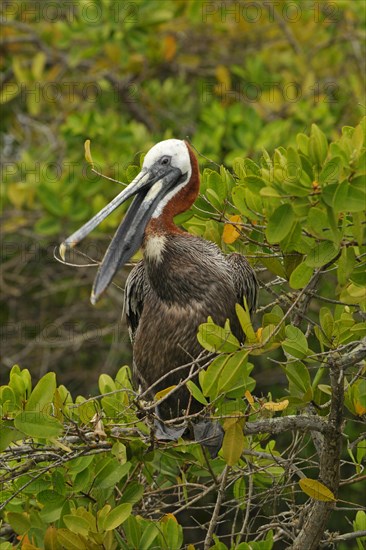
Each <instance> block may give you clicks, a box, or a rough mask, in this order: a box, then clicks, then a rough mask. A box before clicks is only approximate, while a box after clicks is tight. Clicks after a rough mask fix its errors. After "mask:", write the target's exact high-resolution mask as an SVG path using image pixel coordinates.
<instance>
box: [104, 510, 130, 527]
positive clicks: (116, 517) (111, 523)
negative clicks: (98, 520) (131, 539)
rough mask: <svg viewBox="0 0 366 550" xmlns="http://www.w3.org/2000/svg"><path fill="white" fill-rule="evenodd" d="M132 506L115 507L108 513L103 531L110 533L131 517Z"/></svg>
mask: <svg viewBox="0 0 366 550" xmlns="http://www.w3.org/2000/svg"><path fill="white" fill-rule="evenodd" d="M131 512H132V504H129V503H123V504H120V505H119V506H116V507H115V508H113V510H111V511H110V512H109V514H108V515H107V516H106V518H105V520H104V524H103V527H104V529H105V531H111V530H113V529H116V528H117V527H119V525H121V524H122V523H123V522H124V521H126V519H127V518H128V517H129V516H130V515H131Z"/></svg>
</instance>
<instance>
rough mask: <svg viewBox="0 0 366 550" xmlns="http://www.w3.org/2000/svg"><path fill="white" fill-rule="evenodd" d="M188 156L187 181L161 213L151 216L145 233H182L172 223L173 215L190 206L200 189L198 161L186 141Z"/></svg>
mask: <svg viewBox="0 0 366 550" xmlns="http://www.w3.org/2000/svg"><path fill="white" fill-rule="evenodd" d="M185 144H186V145H187V148H188V152H189V157H190V160H191V166H192V174H191V179H190V180H189V182H188V183H187V184H186V185H185V186H184V187H182V189H181V190H180V191H179V192H178V193H177V194H176V195H174V197H172V198H171V199H170V201H169V202H168V203H167V204H166V205H165V206H164V208H163V211H162V213H161V214H160V216H158V217H157V218H153V219H151V220H150V222H149V223H148V225H147V227H146V229H145V233H148V234H149V233H150V234H151V233H154V234H155V235H156V234H161V233H184V231H182V230H181V229H179V227H177V226H176V225H175V223H174V216H177V215H178V214H181V213H182V212H185V211H186V210H188V208H190V207H191V206H192V204H193V203H194V201H195V200H196V198H197V195H198V193H199V189H200V173H199V168H198V161H197V158H196V155H195V154H194V152H193V150H192V148H191V146H190V145H189V143H188V142H187V141H185Z"/></svg>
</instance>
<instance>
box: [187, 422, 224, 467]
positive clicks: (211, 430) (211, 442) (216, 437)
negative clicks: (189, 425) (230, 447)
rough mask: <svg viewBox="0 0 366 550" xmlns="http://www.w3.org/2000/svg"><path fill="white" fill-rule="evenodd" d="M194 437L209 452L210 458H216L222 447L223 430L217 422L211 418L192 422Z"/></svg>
mask: <svg viewBox="0 0 366 550" xmlns="http://www.w3.org/2000/svg"><path fill="white" fill-rule="evenodd" d="M193 434H194V439H195V441H197V443H201V445H202V446H203V447H205V448H206V449H207V450H208V452H209V453H210V456H211V458H216V456H217V453H218V452H219V450H220V449H221V447H222V441H223V439H224V430H223V428H222V426H221V424H219V423H218V422H216V421H215V422H213V421H212V420H199V421H198V422H197V423H196V424H193Z"/></svg>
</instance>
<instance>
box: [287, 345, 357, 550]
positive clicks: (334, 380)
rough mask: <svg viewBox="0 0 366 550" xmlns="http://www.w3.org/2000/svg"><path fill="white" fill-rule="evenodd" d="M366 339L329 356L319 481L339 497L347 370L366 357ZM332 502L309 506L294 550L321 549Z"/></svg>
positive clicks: (312, 503) (292, 547) (316, 503)
mask: <svg viewBox="0 0 366 550" xmlns="http://www.w3.org/2000/svg"><path fill="white" fill-rule="evenodd" d="M365 344H366V340H365V339H364V340H363V341H362V342H361V345H360V346H359V347H358V348H356V349H355V350H354V351H353V352H352V353H350V354H349V355H348V356H347V357H343V358H339V357H337V356H336V355H335V354H333V355H332V356H330V357H329V359H328V361H327V365H328V367H329V371H330V384H331V388H332V398H331V404H330V413H329V419H328V428H329V429H328V430H327V431H325V433H324V444H323V452H322V454H321V457H320V471H319V480H320V481H321V482H322V483H324V484H325V485H326V486H327V487H328V488H329V489H330V490H331V491H332V492H333V494H334V495H335V497H337V494H338V489H339V482H340V471H339V470H340V458H341V449H342V424H343V420H344V416H343V403H344V369H345V368H347V367H349V366H351V365H356V364H357V363H358V362H359V361H361V360H362V359H364V358H365V357H366V345H365ZM334 505H335V504H334V503H333V502H321V501H317V500H314V501H312V502H311V504H310V508H307V509H306V513H305V514H304V515H305V517H304V518H303V519H304V521H303V522H301V524H302V528H301V531H300V532H299V534H298V535H297V537H296V539H295V541H294V543H293V545H292V546H291V549H292V550H316V549H317V548H319V545H320V542H321V538H322V536H323V534H324V531H325V528H326V525H327V521H328V518H329V515H330V513H331V511H332V509H333V508H334Z"/></svg>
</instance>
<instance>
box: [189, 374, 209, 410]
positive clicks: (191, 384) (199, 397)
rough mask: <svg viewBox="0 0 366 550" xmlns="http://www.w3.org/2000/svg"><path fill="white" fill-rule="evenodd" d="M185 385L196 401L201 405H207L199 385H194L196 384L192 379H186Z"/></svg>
mask: <svg viewBox="0 0 366 550" xmlns="http://www.w3.org/2000/svg"><path fill="white" fill-rule="evenodd" d="M186 386H187V388H188V390H189V393H190V394H191V395H192V397H194V399H195V400H196V401H198V403H201V405H208V401H207V399H206V398H205V396H204V395H203V393H202V392H201V390H200V389H199V387H198V386H196V384H195V383H194V382H193V381H192V380H188V382H187V383H186Z"/></svg>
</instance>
